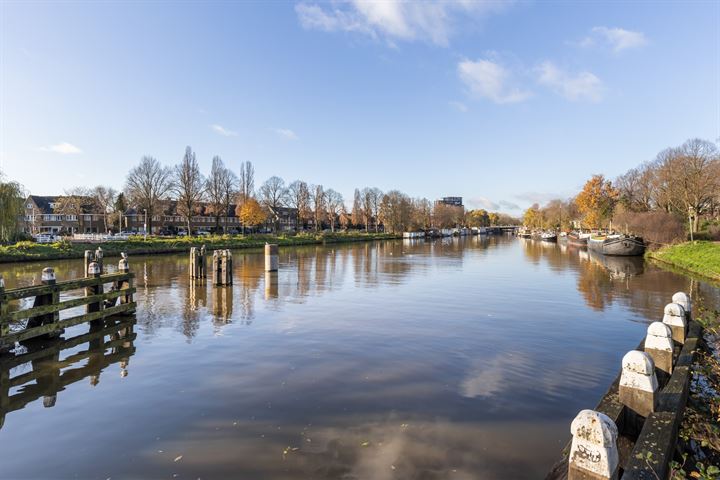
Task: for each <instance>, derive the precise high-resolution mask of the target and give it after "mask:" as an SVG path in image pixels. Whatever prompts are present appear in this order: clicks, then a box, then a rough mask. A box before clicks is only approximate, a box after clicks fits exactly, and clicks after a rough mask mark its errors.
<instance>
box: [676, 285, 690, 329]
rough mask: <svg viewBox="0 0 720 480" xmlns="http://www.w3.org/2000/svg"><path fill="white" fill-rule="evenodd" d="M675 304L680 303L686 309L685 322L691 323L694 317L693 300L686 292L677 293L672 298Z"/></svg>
mask: <svg viewBox="0 0 720 480" xmlns="http://www.w3.org/2000/svg"><path fill="white" fill-rule="evenodd" d="M672 301H673V303H679V304H680V305H682V307H683V308H684V309H685V320H687V322H688V323H689V322H690V320H691V317H692V299H691V298H690V296H689V295H688V294H687V293H685V292H677V293H676V294H675V295H673V296H672Z"/></svg>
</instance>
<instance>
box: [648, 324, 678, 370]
mask: <svg viewBox="0 0 720 480" xmlns="http://www.w3.org/2000/svg"><path fill="white" fill-rule="evenodd" d="M645 352H646V353H647V354H648V355H650V357H651V358H652V359H653V363H654V364H655V368H657V369H658V370H660V371H662V372H665V373H666V374H667V375H672V370H673V340H672V330H670V327H668V326H667V325H665V324H664V323H662V322H653V323H651V324H650V326H649V327H648V329H647V336H646V337H645Z"/></svg>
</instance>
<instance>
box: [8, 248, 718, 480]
mask: <svg viewBox="0 0 720 480" xmlns="http://www.w3.org/2000/svg"><path fill="white" fill-rule="evenodd" d="M234 259H235V272H234V276H235V285H234V286H232V287H226V288H214V287H212V286H207V285H202V284H198V285H192V284H191V282H189V280H188V273H187V270H188V265H187V263H188V262H187V258H186V256H185V255H178V256H154V257H134V258H131V270H132V271H134V272H136V274H137V281H136V283H137V288H138V293H137V296H136V299H137V302H138V310H137V315H136V320H133V319H131V320H130V322H126V323H122V324H120V325H118V326H114V327H113V326H109V327H106V328H103V327H96V328H94V329H93V330H92V331H90V332H88V327H87V326H79V327H74V328H72V329H68V330H67V331H66V332H65V335H64V339H65V340H63V341H58V342H56V343H55V344H53V345H51V347H50V349H49V350H48V349H46V350H44V351H43V353H38V352H36V349H34V348H33V347H32V345H31V346H29V347H23V348H18V353H24V354H25V355H26V356H25V357H22V358H23V359H24V360H23V361H26V360H27V361H26V363H23V364H18V362H19V361H18V360H16V361H13V360H9V359H5V360H3V361H2V362H0V367H1V372H0V374H1V375H2V390H1V392H0V393H1V394H2V397H1V399H0V402H1V403H0V415H2V417H4V424H3V425H2V429H1V430H0V445H1V447H0V478H8V479H26V478H33V479H34V478H83V479H84V478H98V479H107V478H112V479H123V478H131V479H136V478H186V479H197V478H202V479H213V478H215V479H217V478H239V479H269V480H276V479H371V480H384V479H388V480H389V479H509V478H512V479H525V478H527V479H530V478H542V477H543V475H544V473H545V472H546V471H547V470H548V469H549V467H550V466H551V465H552V463H553V462H554V461H555V460H556V459H557V458H558V455H559V452H560V449H561V448H562V446H563V445H564V443H565V442H567V441H568V439H569V425H570V421H571V420H572V418H573V417H574V416H575V414H576V413H577V412H578V411H579V410H580V409H582V408H592V407H593V406H594V405H595V404H596V402H597V401H598V399H599V397H600V396H601V395H602V393H603V392H604V391H605V390H606V389H607V387H608V385H609V384H610V382H611V381H612V379H613V378H614V377H615V375H616V374H617V372H618V369H619V366H620V359H621V358H622V356H623V355H624V354H625V353H626V352H627V351H628V350H629V349H632V348H633V347H635V346H636V345H637V343H638V342H639V341H640V339H641V338H642V337H643V335H644V332H645V329H646V326H647V324H648V323H649V322H650V321H654V320H659V319H660V318H661V314H662V307H663V306H664V305H665V304H666V303H667V302H668V301H669V299H670V296H671V295H672V293H674V292H676V291H678V290H685V291H693V292H694V293H697V292H701V293H703V294H704V295H705V296H706V297H708V296H710V297H713V298H714V299H715V300H716V299H717V295H718V294H717V290H716V289H714V288H712V287H709V286H707V285H704V284H698V283H697V282H695V281H692V280H690V279H688V278H686V277H682V276H679V275H676V274H673V273H669V272H665V271H662V270H659V269H657V268H655V267H653V266H651V265H644V264H643V262H642V259H632V258H631V259H603V258H598V257H596V256H594V255H592V254H588V253H587V252H583V251H578V250H576V249H572V248H565V247H564V246H562V245H554V244H543V243H539V242H533V241H529V240H519V239H514V238H511V237H490V238H486V237H471V238H467V239H448V240H442V241H440V240H438V241H428V242H425V241H418V242H413V243H409V242H402V241H395V242H380V243H362V244H353V245H346V246H330V247H310V248H294V249H293V248H288V249H284V250H281V255H280V272H279V274H276V275H269V274H268V275H266V274H265V273H264V272H263V257H262V253H260V252H258V253H255V252H235V256H234ZM108 263H116V260H115V259H113V260H112V261H108ZM49 265H51V266H53V267H55V269H56V272H57V275H58V279H68V278H75V277H78V276H80V275H81V270H82V261H79V260H78V261H63V262H53V263H51V264H49ZM44 266H48V264H47V262H46V263H43V264H21V265H7V264H6V265H0V272H2V274H3V275H4V277H5V279H6V282H7V284H8V285H7V288H13V287H15V286H19V285H30V284H33V283H34V282H38V281H39V276H40V271H41V269H42V267H44ZM135 322H136V323H135ZM73 337H75V338H76V340H69V339H71V338H73ZM83 342H84V343H83ZM29 360H32V361H29Z"/></svg>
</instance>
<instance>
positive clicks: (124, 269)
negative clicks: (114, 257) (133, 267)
mask: <svg viewBox="0 0 720 480" xmlns="http://www.w3.org/2000/svg"><path fill="white" fill-rule="evenodd" d="M120 256H121V257H122V258H120V261H119V262H118V272H119V273H128V272H129V271H130V264H129V263H128V256H127V253H125V252H121V253H120Z"/></svg>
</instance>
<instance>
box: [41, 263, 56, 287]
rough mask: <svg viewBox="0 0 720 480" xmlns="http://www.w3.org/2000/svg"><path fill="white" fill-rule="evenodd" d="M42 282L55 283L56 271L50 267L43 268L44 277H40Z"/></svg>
mask: <svg viewBox="0 0 720 480" xmlns="http://www.w3.org/2000/svg"><path fill="white" fill-rule="evenodd" d="M40 280H41V281H42V283H44V284H52V283H55V269H53V268H50V267H46V268H43V271H42V275H41V276H40Z"/></svg>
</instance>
